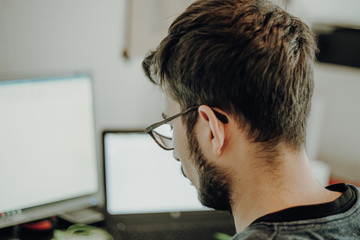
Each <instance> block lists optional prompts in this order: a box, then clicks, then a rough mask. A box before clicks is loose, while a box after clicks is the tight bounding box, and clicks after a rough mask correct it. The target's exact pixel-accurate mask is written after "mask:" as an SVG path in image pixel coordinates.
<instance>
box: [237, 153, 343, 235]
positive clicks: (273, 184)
mask: <svg viewBox="0 0 360 240" xmlns="http://www.w3.org/2000/svg"><path fill="white" fill-rule="evenodd" d="M256 161H264V159H257V160H255V161H254V159H251V161H248V162H247V163H245V164H243V165H242V166H241V168H239V169H237V170H236V175H237V177H236V179H233V182H232V194H231V199H232V202H233V205H232V212H233V215H234V220H235V226H236V230H237V232H241V231H242V230H244V229H245V228H246V227H247V226H249V225H250V224H251V223H252V222H253V221H255V220H256V219H258V218H260V217H262V216H264V215H267V214H269V213H273V212H277V211H280V210H283V209H286V208H290V207H294V206H303V205H311V204H320V203H325V202H330V201H333V200H335V199H336V198H337V197H339V196H340V195H341V194H340V193H337V192H331V191H328V190H327V189H325V188H324V187H323V186H321V185H320V184H319V183H318V181H317V180H316V179H315V178H314V177H313V175H312V172H311V169H310V166H309V162H308V160H307V157H306V154H305V152H300V153H286V154H283V155H282V156H281V159H277V160H276V161H278V162H279V163H280V164H277V165H276V169H271V168H267V169H264V168H261V167H259V165H258V166H255V165H254V163H256ZM252 165H253V166H252Z"/></svg>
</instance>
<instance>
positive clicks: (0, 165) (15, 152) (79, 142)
mask: <svg viewBox="0 0 360 240" xmlns="http://www.w3.org/2000/svg"><path fill="white" fill-rule="evenodd" d="M92 96H93V93H92V84H91V79H90V78H89V77H88V76H75V77H63V78H51V79H29V80H12V81H0V113H1V117H0V169H1V174H0V192H1V197H0V214H3V215H4V213H6V214H8V213H9V214H11V213H12V212H13V211H18V210H23V209H26V208H32V207H34V206H39V205H43V204H48V203H53V202H57V201H62V200H66V199H71V198H76V197H79V196H84V195H87V194H92V193H96V192H97V190H98V178H97V162H96V147H95V130H94V112H93V99H92Z"/></svg>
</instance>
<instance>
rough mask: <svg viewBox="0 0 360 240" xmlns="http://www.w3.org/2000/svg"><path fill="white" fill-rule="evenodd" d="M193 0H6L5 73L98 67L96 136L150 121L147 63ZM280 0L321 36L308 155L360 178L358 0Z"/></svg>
mask: <svg viewBox="0 0 360 240" xmlns="http://www.w3.org/2000/svg"><path fill="white" fill-rule="evenodd" d="M274 1H275V0H274ZM191 2H192V1H185V0H184V1H181V0H106V1H100V0H31V1H28V0H0V77H1V79H6V78H9V79H10V78H11V79H15V78H24V77H25V78H26V77H28V76H42V75H46V76H48V75H54V76H56V75H63V74H72V73H90V74H91V76H92V78H93V80H94V87H95V111H96V133H97V137H98V139H100V137H101V132H102V131H103V130H104V129H110V128H111V129H115V128H116V129H127V128H143V127H145V126H146V125H148V124H150V123H152V122H155V121H158V120H160V118H161V113H160V112H161V109H160V94H159V91H158V90H157V89H156V88H155V87H154V86H152V84H151V83H149V81H148V80H147V79H146V78H145V76H144V74H143V71H142V68H141V61H142V59H143V57H144V55H145V53H146V52H147V51H148V50H150V49H153V48H154V47H156V45H157V44H158V43H159V41H160V39H161V38H162V37H163V36H165V34H166V30H167V27H168V26H169V24H170V22H171V21H172V20H173V19H174V18H175V16H176V15H177V14H179V13H180V12H181V11H182V10H183V9H185V7H186V6H187V5H188V4H189V3H191ZM277 2H278V3H279V4H280V5H281V6H283V7H284V8H286V9H287V10H288V11H290V12H291V13H292V14H294V15H295V16H298V17H300V18H302V19H303V20H304V21H305V22H306V23H308V25H309V26H311V27H312V28H313V29H314V31H316V33H317V34H318V36H319V44H320V49H321V52H320V54H319V56H318V59H319V63H317V64H316V67H315V81H316V91H315V95H314V103H313V110H312V113H311V118H310V122H309V129H308V142H307V145H308V146H307V147H308V153H309V156H310V158H311V159H313V160H319V161H321V162H324V163H326V164H327V166H329V167H330V169H331V174H332V176H334V177H336V178H341V179H346V180H349V181H356V182H360V174H359V172H360V150H359V149H360V144H359V137H360V125H359V122H360V110H359V107H358V105H359V103H360V95H359V94H358V92H359V90H360V68H359V67H360V66H359V63H360V61H359V56H360V51H359V45H360V44H359V43H360V40H359V35H360V34H359V32H360V14H358V13H359V10H360V1H358V0H343V1H337V0H316V1H310V0H287V1H286V0H285V1H280V0H279V1H277ZM98 141H99V140H98ZM98 144H99V143H98ZM99 147H100V146H99ZM99 158H100V151H99Z"/></svg>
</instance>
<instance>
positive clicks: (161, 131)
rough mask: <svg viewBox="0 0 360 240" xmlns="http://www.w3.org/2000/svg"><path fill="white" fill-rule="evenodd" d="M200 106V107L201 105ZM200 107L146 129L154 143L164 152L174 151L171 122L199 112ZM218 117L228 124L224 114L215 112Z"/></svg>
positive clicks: (191, 108) (192, 108) (187, 110)
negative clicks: (190, 113) (196, 111)
mask: <svg viewBox="0 0 360 240" xmlns="http://www.w3.org/2000/svg"><path fill="white" fill-rule="evenodd" d="M199 106H200V105H199ZM199 106H194V107H190V108H188V109H186V110H184V111H182V112H180V113H178V114H176V115H174V116H171V117H168V118H166V119H164V120H163V121H161V122H157V123H154V124H152V125H150V126H149V127H147V128H146V129H145V132H146V133H148V134H149V135H150V136H151V137H152V138H153V139H154V141H155V142H156V143H157V144H158V145H159V146H160V147H161V148H162V149H164V150H167V151H170V150H174V145H173V141H172V138H173V127H172V126H171V125H170V124H169V122H170V121H172V120H174V119H175V118H178V117H180V116H182V115H185V114H188V113H189V112H191V111H194V110H197V109H198V108H199ZM213 111H214V113H215V115H216V117H217V118H218V119H219V120H220V121H221V122H223V123H227V122H228V120H227V118H226V116H224V115H223V114H221V113H219V112H217V111H215V110H213Z"/></svg>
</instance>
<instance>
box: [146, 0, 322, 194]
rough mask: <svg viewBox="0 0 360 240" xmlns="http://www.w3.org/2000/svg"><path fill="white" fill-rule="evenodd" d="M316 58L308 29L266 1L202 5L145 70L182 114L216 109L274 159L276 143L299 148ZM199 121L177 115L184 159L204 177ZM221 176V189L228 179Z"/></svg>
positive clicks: (215, 0)
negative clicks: (181, 125)
mask: <svg viewBox="0 0 360 240" xmlns="http://www.w3.org/2000/svg"><path fill="white" fill-rule="evenodd" d="M315 52H316V42H315V40H314V36H313V34H312V32H311V31H310V30H309V28H308V27H307V26H306V25H305V24H304V23H302V22H301V21H300V20H299V19H297V18H295V17H293V16H291V15H289V14H288V13H286V12H285V11H283V10H282V9H280V8H279V7H277V6H274V5H272V4H271V3H270V2H267V1H261V0H258V1H256V0H200V1H196V2H194V3H193V4H192V5H191V6H189V7H188V8H187V9H186V11H185V12H184V13H182V14H181V15H180V16H179V17H178V18H177V19H176V20H175V21H174V22H173V24H172V25H171V26H170V28H169V31H168V35H167V36H166V37H165V38H164V40H163V41H162V42H161V43H160V45H159V46H158V48H157V49H156V50H155V51H153V52H151V53H150V54H149V55H148V56H147V57H146V58H145V59H144V61H143V68H144V70H145V72H146V74H147V76H148V77H149V78H150V80H151V81H153V82H154V83H156V84H157V85H159V86H160V87H162V88H163V89H164V91H165V93H166V95H167V96H169V97H171V98H172V99H174V100H175V101H176V102H177V103H178V104H179V106H180V109H181V110H184V109H187V108H189V107H192V106H197V105H205V106H209V107H211V108H209V109H214V108H216V109H219V110H221V111H222V112H223V113H224V114H227V115H229V116H230V115H231V116H233V117H234V118H235V119H236V122H237V124H238V127H239V129H242V130H244V131H245V132H246V137H247V138H248V139H249V141H250V142H252V143H254V144H257V145H258V146H260V147H261V150H262V152H269V153H276V152H277V147H278V146H279V145H280V144H281V145H283V146H286V147H287V148H289V149H291V150H294V151H298V150H301V149H302V148H303V147H304V145H305V134H306V123H307V118H308V115H309V112H310V107H311V97H312V93H313V73H312V65H313V62H314V58H315ZM198 118H199V111H192V112H189V113H188V114H186V115H184V116H182V120H183V123H184V125H185V128H186V133H187V134H186V137H187V141H188V149H187V151H188V152H189V156H188V157H191V158H193V159H194V161H195V162H196V164H195V166H196V168H197V169H200V170H198V171H199V172H200V173H201V174H203V175H204V174H206V172H209V171H207V170H206V169H207V167H204V169H202V168H201V166H203V165H204V164H210V163H208V162H207V161H206V159H204V158H202V160H204V161H201V160H197V159H196V158H199V156H200V155H202V156H203V155H204V154H194V152H198V153H201V146H200V147H199V144H197V145H198V146H197V145H196V143H197V139H196V136H197V135H198V134H199V131H200V130H199V129H197V135H196V134H195V132H196V131H195V126H196V124H197V122H198ZM192 138H195V139H192ZM189 142H191V143H190V144H189ZM195 150H198V151H195ZM175 151H176V146H175ZM195 155H197V156H195ZM199 162H200V163H199ZM201 162H202V163H201ZM212 167H213V168H214V169H215V167H214V166H212ZM204 171H205V173H204ZM217 172H218V173H217V174H220V172H221V171H217ZM220 175H223V176H221V177H220V178H221V179H224V178H225V180H222V181H221V184H219V185H221V186H222V187H223V188H224V187H225V185H226V184H224V183H225V182H226V175H227V173H222V174H220ZM203 178H205V177H204V176H203ZM199 181H200V182H201V181H202V180H199ZM211 181H213V180H211ZM229 184H230V183H229ZM229 184H228V186H227V188H229ZM198 189H199V188H198ZM226 191H227V190H226ZM220 195H223V196H222V197H223V198H226V197H228V196H225V195H226V194H220ZM227 201H228V200H227Z"/></svg>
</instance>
